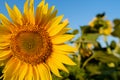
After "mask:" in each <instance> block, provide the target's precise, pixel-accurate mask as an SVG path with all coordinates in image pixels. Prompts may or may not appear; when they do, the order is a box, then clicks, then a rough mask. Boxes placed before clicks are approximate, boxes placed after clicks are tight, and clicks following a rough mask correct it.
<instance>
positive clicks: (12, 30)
mask: <svg viewBox="0 0 120 80" xmlns="http://www.w3.org/2000/svg"><path fill="white" fill-rule="evenodd" d="M5 5H6V8H7V11H8V13H9V16H10V18H11V20H8V19H7V18H6V17H5V16H4V15H3V14H0V21H1V22H0V65H3V66H4V69H3V71H2V73H3V75H2V78H3V80H52V77H51V72H52V73H53V74H55V75H56V76H58V77H61V75H60V73H59V70H63V71H66V72H68V70H67V69H66V67H65V66H64V64H67V65H75V63H74V62H73V61H72V60H71V59H70V58H69V54H71V53H73V52H74V51H75V50H76V48H74V47H72V46H70V45H68V44H66V43H65V42H66V41H68V40H70V39H72V38H73V37H74V35H70V34H66V32H67V31H68V30H70V28H67V27H66V26H67V25H68V20H67V19H66V20H64V21H62V18H63V15H60V16H56V14H57V10H54V8H55V7H54V6H52V7H50V8H48V4H47V3H45V0H42V1H41V2H40V3H39V4H38V6H37V8H36V12H35V13H34V0H26V2H25V3H24V11H23V13H21V12H20V10H19V9H18V8H17V7H16V5H14V7H13V8H10V7H9V5H8V4H7V3H6V4H5Z"/></svg>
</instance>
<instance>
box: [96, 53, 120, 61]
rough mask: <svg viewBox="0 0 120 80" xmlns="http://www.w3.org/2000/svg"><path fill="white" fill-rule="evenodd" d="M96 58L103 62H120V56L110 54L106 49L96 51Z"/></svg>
mask: <svg viewBox="0 0 120 80" xmlns="http://www.w3.org/2000/svg"><path fill="white" fill-rule="evenodd" d="M94 58H95V59H96V60H99V61H101V62H103V63H111V62H114V63H118V62H120V58H119V57H116V56H115V55H113V54H108V53H107V52H105V51H95V54H94Z"/></svg>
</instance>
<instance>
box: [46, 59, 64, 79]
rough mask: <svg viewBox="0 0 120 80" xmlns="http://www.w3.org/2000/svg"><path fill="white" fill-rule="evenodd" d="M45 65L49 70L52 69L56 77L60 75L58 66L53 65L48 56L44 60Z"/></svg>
mask: <svg viewBox="0 0 120 80" xmlns="http://www.w3.org/2000/svg"><path fill="white" fill-rule="evenodd" d="M46 63H47V65H48V66H49V68H50V70H51V71H52V73H53V74H55V75H56V76H58V77H62V76H61V75H60V73H59V70H58V68H57V67H56V66H55V65H54V63H53V62H52V61H51V58H49V59H48V60H47V61H46Z"/></svg>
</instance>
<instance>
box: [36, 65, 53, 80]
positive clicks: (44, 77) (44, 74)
mask: <svg viewBox="0 0 120 80" xmlns="http://www.w3.org/2000/svg"><path fill="white" fill-rule="evenodd" d="M37 68H38V71H39V73H40V76H41V80H52V78H51V74H50V71H49V69H48V67H47V65H46V64H44V63H41V64H39V65H37Z"/></svg>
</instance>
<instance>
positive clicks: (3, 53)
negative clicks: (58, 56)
mask: <svg viewBox="0 0 120 80" xmlns="http://www.w3.org/2000/svg"><path fill="white" fill-rule="evenodd" d="M10 56H11V50H7V51H2V50H0V60H6V59H7V58H9V57H10Z"/></svg>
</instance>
